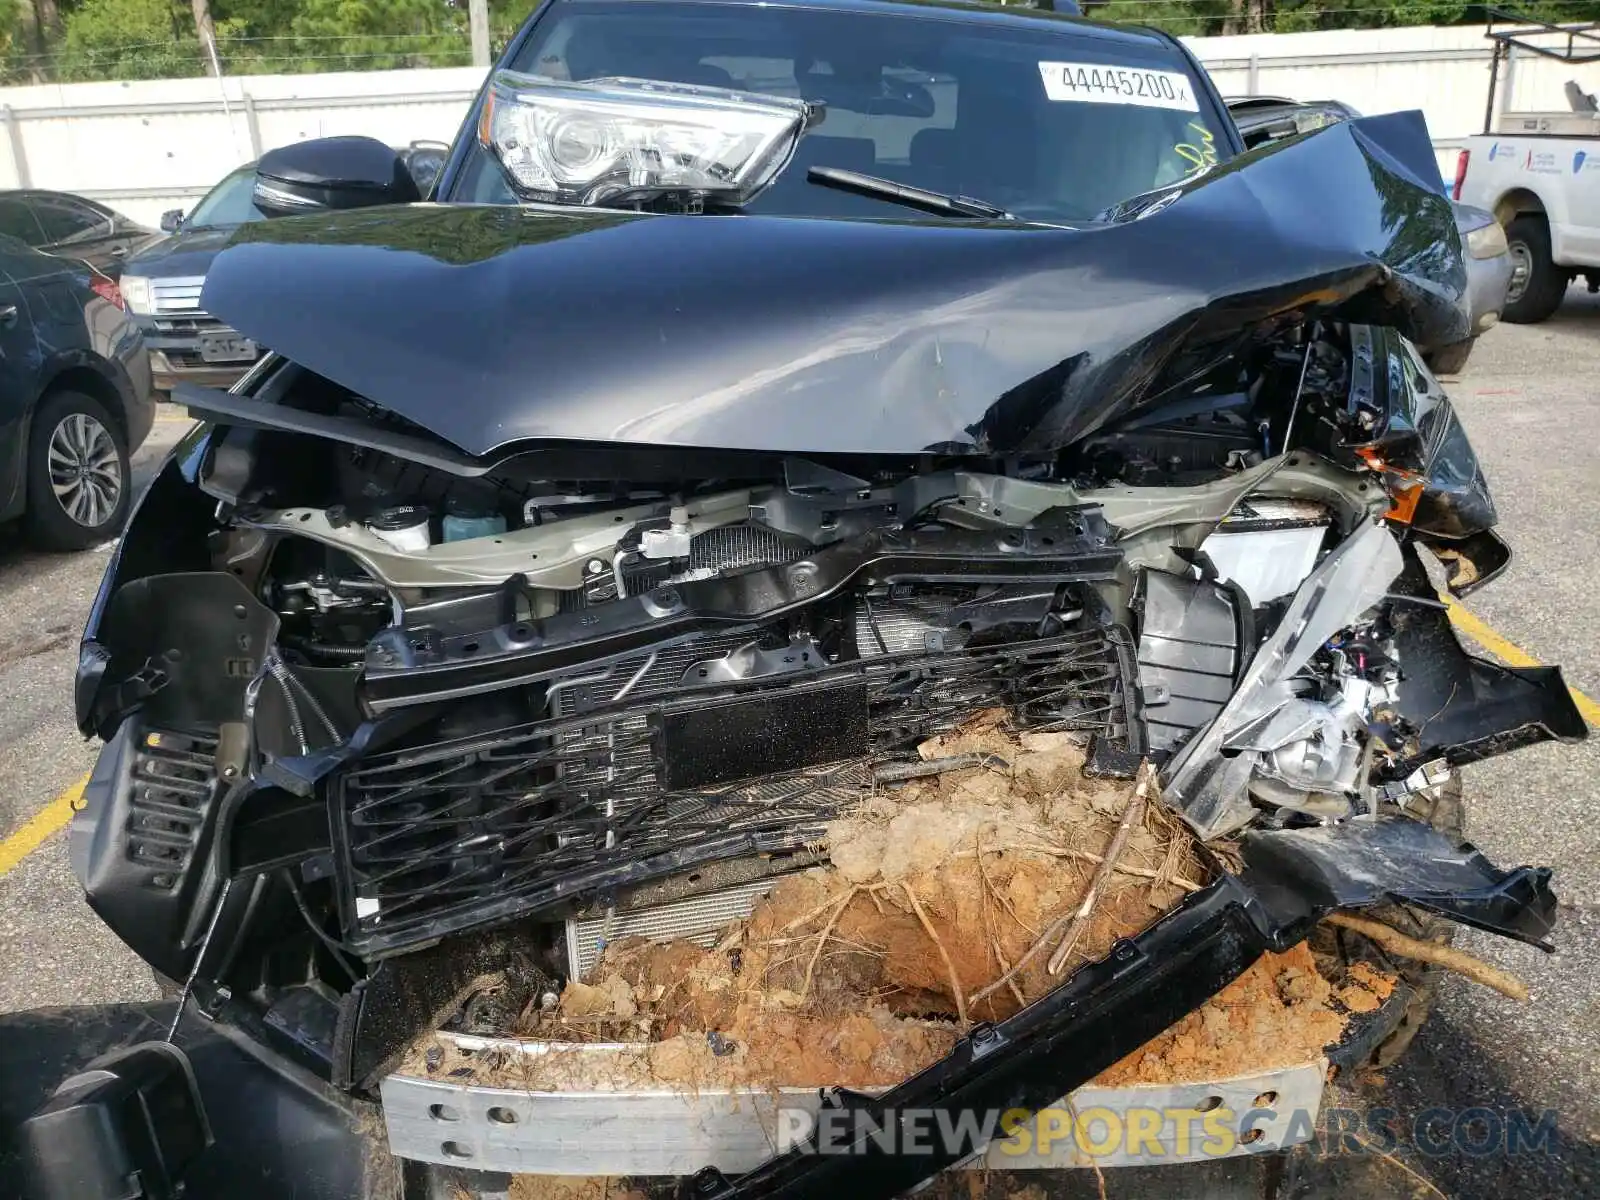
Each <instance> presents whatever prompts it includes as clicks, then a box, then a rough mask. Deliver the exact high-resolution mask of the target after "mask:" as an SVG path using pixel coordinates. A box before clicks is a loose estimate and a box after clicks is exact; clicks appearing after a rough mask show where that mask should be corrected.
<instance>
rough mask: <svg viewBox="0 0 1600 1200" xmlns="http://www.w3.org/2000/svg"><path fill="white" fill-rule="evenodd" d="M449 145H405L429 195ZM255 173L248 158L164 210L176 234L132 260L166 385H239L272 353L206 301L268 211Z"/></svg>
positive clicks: (159, 384)
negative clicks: (222, 267)
mask: <svg viewBox="0 0 1600 1200" xmlns="http://www.w3.org/2000/svg"><path fill="white" fill-rule="evenodd" d="M448 151H449V146H447V145H446V144H445V143H443V142H421V141H418V142H412V143H411V144H410V145H409V146H407V147H406V148H405V149H404V150H401V151H398V153H399V154H400V156H401V158H402V159H403V160H404V161H405V164H406V167H407V169H408V170H409V171H410V172H411V177H412V178H413V179H414V180H416V183H417V189H418V190H419V191H420V192H421V193H422V194H423V195H424V196H426V195H428V193H429V192H430V190H431V189H432V187H433V183H434V180H435V179H436V178H437V177H438V174H439V170H440V168H441V167H442V166H443V165H444V159H445V155H446V153H447V152H448ZM255 172H256V165H255V163H253V162H252V163H247V164H245V165H244V166H242V167H239V168H238V169H236V170H234V171H230V172H229V173H228V174H227V175H225V176H224V177H223V178H222V181H221V182H220V183H218V184H217V185H216V186H215V187H214V188H212V189H211V190H210V191H209V192H207V193H206V194H205V196H204V198H203V199H201V201H200V203H199V204H197V205H195V206H194V209H193V211H191V212H189V213H188V214H185V213H184V212H183V211H182V210H181V209H173V210H172V211H170V212H167V213H164V214H162V217H161V228H162V229H163V230H164V231H165V232H166V233H167V234H168V235H169V236H167V237H165V238H163V239H162V240H161V241H159V242H156V243H155V244H153V245H151V246H148V247H147V248H145V249H143V250H141V251H140V252H139V253H138V254H136V255H134V256H133V257H132V258H130V259H128V261H127V265H126V267H125V268H124V273H123V276H122V294H123V298H124V300H125V302H126V304H127V308H128V311H129V312H130V313H132V314H133V316H134V319H135V320H136V321H137V322H138V323H139V327H140V329H141V330H142V332H143V333H144V337H145V343H146V344H147V345H148V346H149V347H150V368H151V371H152V373H153V375H154V377H155V386H156V388H157V390H159V391H163V392H170V391H171V390H172V388H173V386H174V385H175V384H178V383H197V384H200V385H202V386H205V387H223V388H225V387H231V386H232V385H233V384H234V383H235V382H236V381H237V380H238V379H239V378H240V376H242V375H243V374H244V373H245V372H246V371H248V370H249V369H250V368H251V367H252V366H253V365H254V364H255V362H256V360H257V359H259V358H260V357H261V355H262V354H263V353H264V351H263V350H262V348H261V347H260V346H258V345H257V344H256V343H255V342H254V341H252V340H251V339H249V338H247V337H243V336H241V335H240V334H239V333H238V331H237V330H234V329H231V328H229V327H228V326H227V325H224V324H223V323H222V322H221V321H219V320H217V318H216V317H213V316H212V315H211V314H210V313H208V312H206V311H205V310H204V309H202V308H201V307H200V292H201V290H202V289H203V288H204V287H205V282H206V271H207V269H208V268H209V267H210V266H211V260H212V259H213V258H215V257H216V255H217V252H218V251H219V250H221V249H222V248H223V247H224V246H225V245H227V244H228V241H229V239H230V238H232V237H233V234H234V232H235V231H236V230H237V229H238V228H239V226H241V225H243V224H245V223H246V222H249V221H259V220H261V218H262V213H261V210H260V209H258V208H257V207H256V206H255V205H254V204H253V203H252V202H251V198H250V195H251V188H252V187H253V186H254V183H255Z"/></svg>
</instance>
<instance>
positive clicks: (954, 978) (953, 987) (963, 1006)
mask: <svg viewBox="0 0 1600 1200" xmlns="http://www.w3.org/2000/svg"><path fill="white" fill-rule="evenodd" d="M900 887H901V889H902V890H903V891H904V892H905V894H906V899H907V900H909V901H910V902H911V911H912V912H914V913H916V914H917V920H919V921H921V922H922V928H923V930H924V932H926V933H927V935H928V936H929V937H930V938H932V939H933V946H934V949H936V950H937V951H938V952H939V957H940V958H942V959H943V960H944V969H945V971H946V973H948V974H949V976H950V991H951V994H952V995H953V996H955V999H956V1019H957V1020H958V1021H960V1022H961V1023H962V1024H963V1025H965V1024H966V1023H967V999H966V996H967V994H966V993H965V992H964V991H962V990H961V977H960V976H959V975H957V974H956V965H955V963H953V962H951V961H950V954H949V952H948V951H947V950H946V949H945V948H944V942H942V941H941V940H940V939H939V931H938V930H936V929H935V928H934V927H933V922H932V921H930V920H928V914H927V913H925V912H924V911H923V910H922V901H920V900H918V899H917V894H916V893H915V892H914V891H912V890H911V885H910V884H909V883H902V884H901V885H900Z"/></svg>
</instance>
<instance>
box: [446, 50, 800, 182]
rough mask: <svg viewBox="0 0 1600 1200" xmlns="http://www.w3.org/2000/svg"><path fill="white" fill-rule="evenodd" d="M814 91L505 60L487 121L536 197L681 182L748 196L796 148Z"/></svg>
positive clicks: (483, 127) (486, 130) (504, 161)
mask: <svg viewBox="0 0 1600 1200" xmlns="http://www.w3.org/2000/svg"><path fill="white" fill-rule="evenodd" d="M808 111H809V109H808V108H807V106H806V103H805V101H803V100H788V99H784V98H783V97H780V96H764V95H758V94H756V93H753V92H739V91H733V90H731V89H728V88H710V87H695V86H691V85H687V84H676V83H657V82H652V81H649V80H643V79H621V78H616V79H594V80H589V81H587V82H584V83H565V82H559V81H556V80H550V79H541V78H538V77H535V76H532V75H518V74H515V73H513V72H510V71H499V72H496V74H495V77H494V80H493V82H492V83H491V85H490V88H489V95H488V99H487V101H486V102H485V104H484V108H483V115H482V117H481V118H480V120H479V122H478V140H479V141H480V142H481V143H482V144H483V146H484V147H485V149H487V150H489V151H490V152H491V153H493V154H494V156H495V157H496V159H498V160H499V162H500V165H501V167H502V168H504V170H505V173H506V175H507V177H508V178H509V179H510V181H511V184H512V186H513V187H514V188H515V189H516V191H517V193H518V194H519V195H521V196H522V197H523V198H524V199H528V200H543V201H553V202H556V203H562V204H604V203H611V204H616V203H619V202H629V201H637V200H642V199H649V198H651V197H655V196H661V195H668V194H673V193H681V194H684V195H686V196H689V197H694V198H696V199H702V200H703V199H715V200H717V201H719V202H721V203H724V204H742V203H744V202H745V201H747V200H750V199H751V198H753V197H754V196H755V195H756V194H757V193H758V192H760V191H761V189H762V188H764V187H766V185H767V184H768V183H770V182H772V179H773V178H774V177H775V176H776V175H777V173H778V172H779V171H780V170H781V169H782V168H783V167H784V166H785V165H786V164H787V163H788V161H789V158H790V156H791V155H792V154H793V153H794V146H795V143H796V142H797V141H798V140H799V137H800V135H801V133H802V132H803V131H804V129H805V125H806V117H807V113H808Z"/></svg>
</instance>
